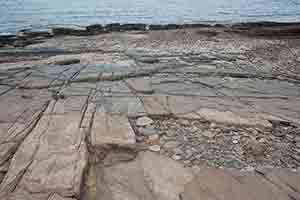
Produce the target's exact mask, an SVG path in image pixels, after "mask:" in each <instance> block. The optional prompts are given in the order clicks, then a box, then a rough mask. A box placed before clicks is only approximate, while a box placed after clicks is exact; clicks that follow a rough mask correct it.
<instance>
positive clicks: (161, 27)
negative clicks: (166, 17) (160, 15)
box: [149, 24, 182, 31]
mask: <svg viewBox="0 0 300 200" xmlns="http://www.w3.org/2000/svg"><path fill="white" fill-rule="evenodd" d="M181 27H182V26H180V25H178V24H166V25H162V24H151V25H149V30H154V31H156V30H174V29H179V28H181Z"/></svg>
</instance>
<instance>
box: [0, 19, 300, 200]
mask: <svg viewBox="0 0 300 200" xmlns="http://www.w3.org/2000/svg"><path fill="white" fill-rule="evenodd" d="M277 25H278V24H277ZM197 26H200V25H197ZM99 27H100V26H95V25H94V26H90V27H89V31H90V32H92V33H93V34H87V33H90V32H88V31H87V29H86V28H84V29H82V30H85V31H82V30H81V31H82V32H81V31H80V30H79V31H78V30H75V31H74V30H70V29H67V30H66V29H60V30H59V31H61V32H58V30H56V34H52V33H51V34H49V33H48V32H47V33H35V32H25V33H23V34H19V39H17V40H15V42H14V43H12V45H6V46H4V48H0V98H1V101H0V106H1V108H2V110H1V111H2V112H1V114H0V132H1V134H0V141H2V142H1V143H0V152H1V154H0V155H1V156H0V169H1V170H0V199H20V198H21V197H24V198H26V199H27V200H96V199H97V198H98V197H99V198H100V199H105V200H120V199H141V198H142V199H144V200H160V199H164V200H198V199H199V197H201V198H202V197H203V199H204V200H207V199H224V200H233V197H237V198H236V199H241V198H239V197H249V194H254V195H255V196H254V197H253V198H252V197H249V198H248V199H249V200H253V199H266V200H269V199H276V198H275V197H276V195H277V194H279V193H280V194H282V196H280V197H279V199H282V200H288V199H291V198H292V199H300V195H299V194H300V193H299V191H300V188H299V186H298V185H299V184H297V183H299V182H300V69H299V66H300V65H299V64H300V38H299V25H297V24H293V25H291V24H289V25H286V24H280V26H275V24H272V23H265V24H251V27H252V28H249V25H247V26H246V25H245V24H240V25H235V26H234V27H225V26H213V27H211V26H209V27H199V28H191V27H190V26H189V28H184V29H183V28H181V29H174V30H171V29H170V28H177V26H170V25H169V26H168V29H167V30H147V31H140V30H137V31H116V30H118V28H116V27H120V26H113V25H110V26H108V28H109V30H111V32H101V31H100V33H99V32H98V31H97V32H96V31H95V30H99V29H97V28H99ZM101 27H102V26H101ZM124 27H126V26H122V28H124ZM128 27H130V28H133V27H132V26H127V28H128ZM140 27H142V26H140ZM113 28H114V31H112V30H113ZM152 28H153V27H152ZM156 28H157V27H156ZM158 28H161V26H160V27H158ZM164 28H166V27H164ZM128 29H129V28H128ZM91 30H93V31H95V32H93V31H91ZM100 30H101V29H100ZM104 30H105V29H104ZM297 31H298V34H297ZM58 33H60V34H58ZM61 33H63V34H61ZM79 33H80V34H83V36H80V34H79ZM70 35H71V36H70ZM24 47H25V48H24ZM244 180H246V181H244ZM248 180H249V181H248ZM216 183H217V184H216ZM256 183H259V184H260V185H258V186H256V185H257V184H256ZM279 186H280V187H279ZM281 186H284V187H281ZM287 186H288V187H289V188H288V189H286V188H287ZM290 186H291V187H293V188H297V191H296V190H292V189H293V188H292V189H290V188H291V187H290ZM258 187H259V188H258ZM199 188H200V189H199ZM241 188H244V190H242V189H241ZM257 188H258V189H257ZM270 188H271V189H270ZM273 188H274V190H273ZM260 191H262V192H260ZM203 193H204V195H203ZM206 194H209V195H210V194H211V196H207V195H206ZM236 194H238V195H236ZM205 195H206V196H205ZM102 197H103V198H102ZM206 197H207V198H206ZM210 197H211V198H210ZM99 198H98V199H99Z"/></svg>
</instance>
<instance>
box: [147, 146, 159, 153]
mask: <svg viewBox="0 0 300 200" xmlns="http://www.w3.org/2000/svg"><path fill="white" fill-rule="evenodd" d="M148 149H149V150H150V151H154V152H158V151H160V146H159V145H153V146H150V147H148Z"/></svg>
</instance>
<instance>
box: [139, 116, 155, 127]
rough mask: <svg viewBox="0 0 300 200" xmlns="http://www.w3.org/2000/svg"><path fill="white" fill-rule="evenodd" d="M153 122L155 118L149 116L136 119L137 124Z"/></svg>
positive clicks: (142, 124)
mask: <svg viewBox="0 0 300 200" xmlns="http://www.w3.org/2000/svg"><path fill="white" fill-rule="evenodd" d="M152 123H153V120H152V119H151V118H149V117H140V118H138V119H137V120H136V125H137V126H147V125H150V124H152Z"/></svg>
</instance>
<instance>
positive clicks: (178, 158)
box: [172, 154, 181, 160]
mask: <svg viewBox="0 0 300 200" xmlns="http://www.w3.org/2000/svg"><path fill="white" fill-rule="evenodd" d="M172 159H173V160H180V159H181V156H179V155H176V154H174V155H173V156H172Z"/></svg>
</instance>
